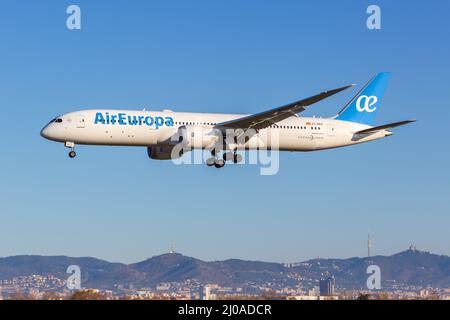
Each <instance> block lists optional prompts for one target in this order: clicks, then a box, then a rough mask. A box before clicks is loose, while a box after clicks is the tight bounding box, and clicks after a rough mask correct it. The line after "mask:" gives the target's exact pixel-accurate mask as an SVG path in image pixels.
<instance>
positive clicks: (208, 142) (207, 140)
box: [178, 125, 222, 149]
mask: <svg viewBox="0 0 450 320" xmlns="http://www.w3.org/2000/svg"><path fill="white" fill-rule="evenodd" d="M178 136H179V142H180V143H181V144H182V145H183V147H185V148H188V149H205V148H212V147H213V146H214V145H215V144H216V143H217V142H218V141H220V139H222V133H221V132H220V130H218V129H214V128H212V127H210V126H194V125H188V126H182V127H180V128H178Z"/></svg>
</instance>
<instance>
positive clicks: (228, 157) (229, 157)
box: [223, 152, 233, 161]
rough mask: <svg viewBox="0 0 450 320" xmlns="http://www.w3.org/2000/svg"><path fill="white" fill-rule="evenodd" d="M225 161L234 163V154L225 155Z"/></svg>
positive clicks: (227, 153) (226, 153)
mask: <svg viewBox="0 0 450 320" xmlns="http://www.w3.org/2000/svg"><path fill="white" fill-rule="evenodd" d="M223 160H225V161H230V160H231V161H232V160H233V153H232V152H225V153H224V154H223Z"/></svg>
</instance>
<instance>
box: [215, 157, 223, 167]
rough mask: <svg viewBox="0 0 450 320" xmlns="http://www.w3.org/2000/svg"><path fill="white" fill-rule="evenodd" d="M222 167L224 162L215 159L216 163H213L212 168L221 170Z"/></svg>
mask: <svg viewBox="0 0 450 320" xmlns="http://www.w3.org/2000/svg"><path fill="white" fill-rule="evenodd" d="M224 165H225V161H224V160H223V159H216V161H215V162H214V166H215V167H216V168H223V166H224Z"/></svg>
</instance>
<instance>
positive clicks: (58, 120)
mask: <svg viewBox="0 0 450 320" xmlns="http://www.w3.org/2000/svg"><path fill="white" fill-rule="evenodd" d="M55 122H56V123H61V122H63V121H62V119H61V118H58V119H56V120H55Z"/></svg>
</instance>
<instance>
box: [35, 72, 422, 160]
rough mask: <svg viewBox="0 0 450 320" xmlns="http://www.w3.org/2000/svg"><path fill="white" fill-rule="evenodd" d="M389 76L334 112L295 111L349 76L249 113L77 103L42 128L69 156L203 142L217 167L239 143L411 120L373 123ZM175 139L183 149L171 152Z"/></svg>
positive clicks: (352, 138)
mask: <svg viewBox="0 0 450 320" xmlns="http://www.w3.org/2000/svg"><path fill="white" fill-rule="evenodd" d="M389 78H390V73H389V72H381V73H378V74H377V75H375V76H374V77H373V78H372V79H371V80H370V81H369V82H368V83H367V84H366V85H365V86H364V87H363V88H362V89H361V90H360V91H359V92H358V93H357V94H356V95H355V96H354V97H353V98H352V99H351V100H350V101H349V102H348V103H347V104H346V105H345V106H344V107H343V108H342V109H341V111H339V112H338V114H337V115H336V116H334V117H332V118H315V117H313V118H310V117H301V116H300V115H299V113H301V112H303V111H305V110H306V109H307V108H308V107H309V106H311V105H313V104H315V103H317V102H319V101H321V100H323V99H325V98H328V97H330V96H332V95H335V94H336V93H338V92H341V91H343V90H346V89H348V88H350V87H352V86H354V85H353V84H351V85H347V86H344V87H340V88H337V89H333V90H328V91H325V92H322V93H319V94H317V95H314V96H311V97H309V98H306V99H302V100H299V101H295V102H293V103H290V104H287V105H284V106H282V107H278V108H274V109H271V110H268V111H263V112H261V113H257V114H251V115H249V114H217V113H194V112H175V111H172V110H169V109H164V110H162V111H146V110H145V109H144V110H139V111H138V110H106V109H91V110H81V111H75V112H69V113H65V114H62V115H60V116H58V117H56V118H54V119H52V120H51V121H50V122H49V123H48V124H47V125H46V126H45V127H44V128H43V129H42V130H41V136H42V137H44V138H46V139H49V140H52V141H57V142H62V143H64V146H65V147H67V148H70V152H69V157H70V158H74V157H75V156H76V153H75V145H108V146H136V147H146V148H147V154H148V156H149V158H151V159H156V160H170V159H175V158H179V157H181V156H182V155H183V153H184V152H186V151H191V150H194V149H202V150H209V151H210V152H211V158H208V159H207V160H206V164H207V165H208V166H215V167H216V168H222V167H223V166H224V165H225V163H226V161H231V162H233V163H238V162H241V161H242V156H241V155H240V154H238V150H258V149H264V150H279V151H317V150H325V149H331V148H338V147H344V146H350V145H355V144H359V143H364V142H369V141H374V140H378V139H381V138H384V137H388V136H390V135H392V134H393V133H392V132H391V131H390V130H388V129H391V128H394V127H398V126H402V125H405V124H408V123H411V122H414V121H416V120H404V121H399V122H393V123H389V124H384V125H378V126H375V116H376V114H377V112H378V110H379V106H380V103H381V100H382V97H383V94H384V91H385V88H386V86H387V83H388V80H389ZM230 132H232V134H231V138H230ZM274 137H276V139H275V138H274ZM180 145H181V146H182V149H181V151H180V150H179V149H178V150H177V152H174V150H175V149H176V148H177V147H179V146H180ZM221 152H222V153H223V154H222V157H220V156H219V154H220V153H221Z"/></svg>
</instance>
